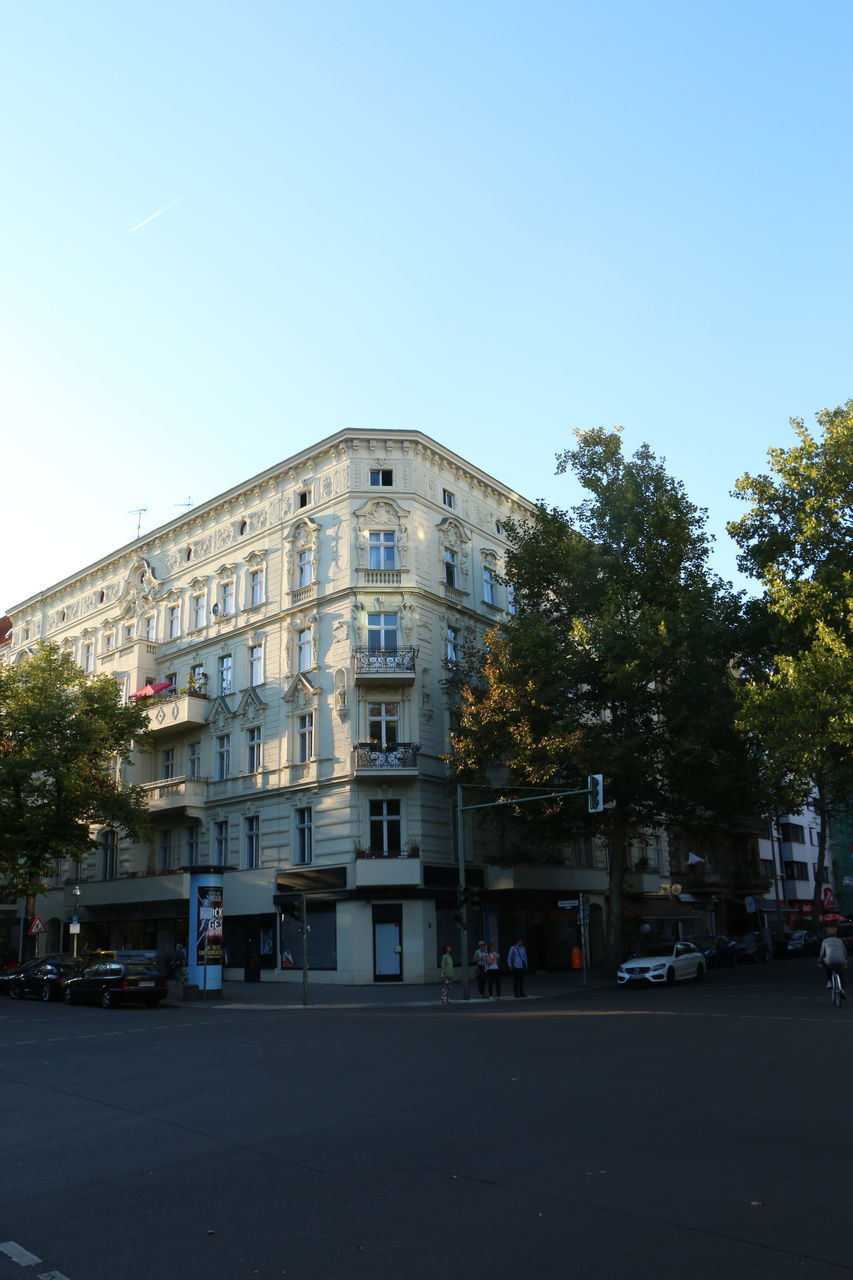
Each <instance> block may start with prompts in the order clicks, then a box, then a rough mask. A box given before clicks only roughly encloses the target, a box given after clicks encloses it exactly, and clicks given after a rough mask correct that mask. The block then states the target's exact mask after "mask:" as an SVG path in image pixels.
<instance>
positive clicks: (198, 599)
mask: <svg viewBox="0 0 853 1280" xmlns="http://www.w3.org/2000/svg"><path fill="white" fill-rule="evenodd" d="M192 609H193V612H192V617H193V627H194V629H195V630H196V631H198V630H199V629H200V628H201V627H203V626H204V624H205V622H206V621H207V600H206V598H205V596H204V595H202V594H201V593H199V594H198V595H195V596H193V606H192Z"/></svg>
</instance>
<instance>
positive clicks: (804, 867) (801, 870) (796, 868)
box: [784, 862, 809, 880]
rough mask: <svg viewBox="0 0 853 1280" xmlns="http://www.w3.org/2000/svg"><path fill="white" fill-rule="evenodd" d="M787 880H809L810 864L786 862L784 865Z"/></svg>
mask: <svg viewBox="0 0 853 1280" xmlns="http://www.w3.org/2000/svg"><path fill="white" fill-rule="evenodd" d="M784 870H785V879H786V880H808V878H809V864H808V863H807V862H786V863H785V864H784Z"/></svg>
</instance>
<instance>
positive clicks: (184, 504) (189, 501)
mask: <svg viewBox="0 0 853 1280" xmlns="http://www.w3.org/2000/svg"><path fill="white" fill-rule="evenodd" d="M192 504H193V500H192V498H187V500H186V502H174V503H172V505H173V506H175V507H186V508H187V510H189V509H190V507H191V506H192Z"/></svg>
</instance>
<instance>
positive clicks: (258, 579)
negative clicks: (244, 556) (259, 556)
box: [249, 569, 264, 605]
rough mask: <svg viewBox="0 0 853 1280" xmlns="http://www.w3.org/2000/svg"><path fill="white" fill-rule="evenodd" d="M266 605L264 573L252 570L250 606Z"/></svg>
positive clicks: (261, 570) (250, 576) (250, 575)
mask: <svg viewBox="0 0 853 1280" xmlns="http://www.w3.org/2000/svg"><path fill="white" fill-rule="evenodd" d="M263 603H264V571H263V569H252V570H251V572H250V573H249V604H250V605H256V604H263Z"/></svg>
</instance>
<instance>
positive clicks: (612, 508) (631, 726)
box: [453, 428, 759, 967]
mask: <svg viewBox="0 0 853 1280" xmlns="http://www.w3.org/2000/svg"><path fill="white" fill-rule="evenodd" d="M576 438H577V443H576V445H575V447H574V448H573V449H570V450H566V451H565V452H564V453H562V454H561V455H560V456H559V458H558V470H559V472H563V471H566V470H568V469H571V470H572V471H574V473H575V474H576V476H577V477H578V478H579V480H580V481H581V484H582V485H583V486H584V488H585V489H586V490H587V492H588V493H589V495H590V496H589V497H588V498H587V499H586V501H584V502H583V503H582V504H581V505H580V506H578V507H576V508H575V509H574V511H573V512H572V515H571V516H570V515H569V513H567V512H565V511H563V510H560V509H558V508H548V507H546V506H544V505H542V504H540V505H538V506H537V507H536V509H535V510H534V512H533V516H532V518H531V520H530V522H529V523H528V524H526V525H513V526H512V527H511V529H510V538H511V551H510V553H509V556H508V563H507V576H508V579H509V580H510V582H511V583H512V585H513V587H514V591H515V600H516V606H517V612H516V615H515V617H514V618H512V619H511V620H510V621H509V622H508V623H507V625H506V626H504V627H503V628H501V629H500V630H498V631H496V632H495V633H493V634H492V635H491V636H490V637H489V641H488V646H489V647H488V653H487V656H486V658H485V661H484V663H483V666H482V670H481V672H480V675H479V678H478V679H477V680H473V681H471V682H470V683H469V684H468V686H467V687H466V688H465V690H464V691H463V698H462V713H461V719H460V724H459V727H458V731H457V732H456V733H455V735H454V737H453V748H454V757H453V759H454V764H455V768H456V770H457V774H458V776H460V777H461V778H463V779H469V780H473V779H474V778H476V777H482V776H484V775H485V774H486V773H488V771H489V769H490V767H492V766H494V765H495V764H496V763H499V764H500V765H501V767H502V768H503V769H504V770H505V774H506V780H507V783H508V784H515V785H524V786H531V785H541V786H543V788H549V789H557V788H558V787H559V786H561V785H562V786H566V787H569V786H578V785H582V784H583V781H584V780H585V777H586V775H587V774H588V773H603V774H604V776H605V798H606V801H607V807H606V810H605V812H604V813H603V814H601V815H594V816H590V815H588V814H587V813H586V811H585V806H584V805H582V804H580V803H579V802H578V800H577V798H574V799H567V800H564V801H551V802H549V805H548V808H547V809H546V810H544V809H543V810H542V811H540V812H539V813H535V812H534V810H535V808H536V807H535V806H532V805H527V806H525V808H524V818H523V819H522V818H520V819H518V821H519V822H523V823H524V824H525V825H524V828H523V829H524V832H525V836H524V841H523V843H524V846H525V848H524V856H526V857H533V858H535V857H540V858H543V859H551V858H553V857H554V856H555V853H557V851H558V850H559V849H560V848H561V846H564V845H565V842H566V839H567V838H570V837H571V836H573V835H577V834H580V833H583V832H590V831H594V832H596V833H601V834H604V835H606V836H607V838H608V841H609V846H610V865H611V876H610V888H609V912H608V937H607V945H606V956H605V962H606V964H607V965H609V966H610V967H612V966H613V965H615V964H616V963H618V961H619V960H620V959H621V915H622V910H621V894H622V878H623V871H624V868H625V865H626V851H627V848H628V845H629V842H630V841H631V839H632V838H634V837H636V836H638V835H640V834H642V833H645V832H648V830H649V829H650V828H655V827H659V826H661V825H662V824H664V823H674V822H691V823H694V824H695V823H713V824H714V825H717V826H719V825H721V824H726V823H729V822H733V821H736V820H740V819H742V817H743V815H744V814H745V813H749V812H752V811H754V808H755V803H756V796H757V795H758V794H759V787H758V781H757V778H758V775H757V768H756V763H755V761H754V760H753V759H752V757H751V755H750V751H749V745H748V743H747V741H746V740H745V738H744V737H743V736H742V735H740V734H739V733H738V732H737V731H736V729H735V727H734V718H735V698H734V688H733V684H734V681H733V677H732V661H733V658H734V656H735V655H736V654H737V653H738V649H739V647H740V646H741V645H742V643H743V642H744V638H745V636H746V628H745V625H744V618H743V613H742V609H741V604H740V599H739V597H737V596H736V595H735V594H734V593H733V592H732V591H731V589H730V588H729V587H727V586H726V585H725V584H723V583H721V582H720V581H719V580H717V579H716V578H715V577H713V575H712V574H711V573H710V572H709V570H708V567H707V556H708V537H707V534H706V532H705V513H704V512H703V511H701V510H699V509H697V508H696V507H695V506H694V505H693V504H692V503H691V502H690V501H689V499H688V498H687V496H686V494H685V492H684V489H683V486H682V485H681V484H680V482H678V481H677V480H675V479H673V478H672V477H671V476H669V475H668V474H667V472H666V469H665V466H664V463H663V462H662V461H659V460H658V459H657V458H656V457H655V455H654V454H653V453H652V452H651V450H650V449H649V448H648V447H647V446H645V445H644V446H643V447H642V448H640V449H639V450H638V451H637V452H636V453H635V454H634V455H633V457H631V458H626V457H625V456H624V455H623V452H622V443H621V438H620V435H619V433H618V432H617V431H608V430H605V429H604V428H598V429H596V430H593V431H587V432H583V433H576ZM572 517H573V518H572ZM528 814H529V817H528V816H527V815H528ZM516 856H518V854H516Z"/></svg>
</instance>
